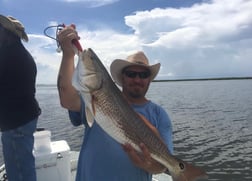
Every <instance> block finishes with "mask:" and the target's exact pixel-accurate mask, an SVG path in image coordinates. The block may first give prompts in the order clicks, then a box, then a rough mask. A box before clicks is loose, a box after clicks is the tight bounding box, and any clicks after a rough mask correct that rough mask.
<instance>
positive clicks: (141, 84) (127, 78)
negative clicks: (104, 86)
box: [122, 66, 150, 98]
mask: <svg viewBox="0 0 252 181" xmlns="http://www.w3.org/2000/svg"><path fill="white" fill-rule="evenodd" d="M149 84H150V72H149V70H148V69H146V68H144V67H141V66H130V67H128V68H126V69H125V70H124V72H123V75H122V88H123V93H124V94H126V95H127V96H130V97H131V98H142V97H144V96H145V94H146V92H147V91H148V88H149Z"/></svg>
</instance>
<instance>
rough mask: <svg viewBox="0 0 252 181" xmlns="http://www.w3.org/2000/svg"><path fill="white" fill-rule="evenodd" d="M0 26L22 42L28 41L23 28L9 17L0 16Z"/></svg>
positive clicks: (18, 22)
mask: <svg viewBox="0 0 252 181" xmlns="http://www.w3.org/2000/svg"><path fill="white" fill-rule="evenodd" d="M0 24H1V25H2V26H3V27H4V28H5V29H7V30H9V31H11V32H12V33H14V34H15V35H17V36H18V37H20V38H21V39H23V40H24V41H26V42H27V41H28V36H27V34H26V33H25V28H24V26H23V25H22V23H21V22H20V21H18V20H17V19H15V18H13V17H11V16H3V15H0Z"/></svg>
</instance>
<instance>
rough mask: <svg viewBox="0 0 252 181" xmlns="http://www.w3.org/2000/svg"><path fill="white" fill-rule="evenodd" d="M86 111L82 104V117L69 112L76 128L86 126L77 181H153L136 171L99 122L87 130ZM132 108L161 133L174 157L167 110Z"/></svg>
mask: <svg viewBox="0 0 252 181" xmlns="http://www.w3.org/2000/svg"><path fill="white" fill-rule="evenodd" d="M84 107H85V106H84V102H82V109H81V110H82V111H81V113H79V112H72V111H69V116H70V119H71V121H72V123H73V124H74V125H75V126H76V125H79V124H81V123H83V124H84V125H85V135H84V140H83V144H82V147H81V151H80V156H79V161H78V169H77V175H76V181H151V180H152V175H151V174H150V173H148V172H146V171H144V170H143V169H140V168H138V167H136V166H135V165H134V164H133V163H132V161H131V160H130V159H129V157H128V155H127V154H126V153H125V152H124V150H123V149H122V146H121V145H120V144H119V143H118V142H116V141H115V140H114V139H113V138H111V137H110V136H109V135H108V134H107V133H106V132H104V131H103V130H102V128H101V127H100V126H99V125H98V124H97V123H96V122H94V124H93V126H92V127H89V126H88V124H87V121H86V117H85V110H84ZM132 107H133V109H134V110H135V111H136V112H138V113H140V114H142V115H143V116H145V118H146V119H147V120H149V121H150V122H151V124H152V125H154V126H155V127H156V128H157V129H158V131H159V133H160V135H161V137H162V138H163V140H164V141H165V143H166V144H167V146H168V148H169V150H170V152H171V153H173V144H172V125H171V121H170V119H169V116H168V114H167V113H166V112H165V110H164V109H163V108H162V107H160V106H158V105H156V104H155V103H153V102H151V101H149V102H147V103H146V104H144V105H141V106H139V105H132Z"/></svg>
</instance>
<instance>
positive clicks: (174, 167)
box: [72, 49, 206, 181]
mask: <svg viewBox="0 0 252 181" xmlns="http://www.w3.org/2000/svg"><path fill="white" fill-rule="evenodd" d="M72 82H73V86H74V87H75V88H76V90H78V91H79V92H80V95H81V96H82V98H83V99H84V101H85V103H86V104H85V105H86V107H85V111H86V118H87V122H88V123H89V125H90V126H92V123H93V121H94V120H95V121H96V122H97V124H99V125H100V127H101V128H102V129H103V130H104V131H105V132H106V133H107V134H108V135H110V136H111V137H112V138H113V139H115V140H116V141H118V142H119V143H120V144H126V143H129V144H131V145H132V146H133V147H134V148H135V149H136V150H137V151H141V149H140V148H139V146H138V145H140V143H144V144H145V146H146V147H147V148H148V150H149V152H150V155H151V157H152V158H153V159H155V160H156V161H158V162H159V163H161V164H162V165H164V166H165V167H166V168H167V169H168V170H169V173H170V174H171V176H172V178H173V181H194V180H197V179H198V178H206V173H205V171H203V170H202V169H201V168H199V167H196V166H193V165H192V164H190V163H187V162H185V161H182V160H180V159H178V158H177V157H175V156H173V155H171V154H170V153H169V150H168V148H167V146H166V145H165V143H164V142H163V141H162V140H161V138H160V137H159V136H158V135H157V134H156V133H154V132H153V130H152V129H151V128H150V127H149V126H148V125H147V124H146V123H145V122H144V120H143V118H142V117H141V116H139V114H137V113H136V112H135V111H134V109H133V108H132V107H131V106H130V105H129V104H128V102H127V100H126V99H125V98H124V97H123V95H122V93H121V91H120V90H119V88H118V87H117V86H116V85H115V83H114V82H113V80H112V79H111V77H110V75H109V74H108V72H107V70H106V68H105V67H104V65H103V64H102V62H101V61H100V59H99V58H98V56H97V55H96V54H95V53H94V51H93V50H92V49H87V50H84V51H83V52H82V53H80V54H79V61H78V65H77V67H76V69H75V72H74V76H73V81H72Z"/></svg>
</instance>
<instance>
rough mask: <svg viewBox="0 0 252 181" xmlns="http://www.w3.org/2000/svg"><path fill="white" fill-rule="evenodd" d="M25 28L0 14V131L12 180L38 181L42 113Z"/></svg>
mask: <svg viewBox="0 0 252 181" xmlns="http://www.w3.org/2000/svg"><path fill="white" fill-rule="evenodd" d="M21 39H22V40H24V41H26V42H27V41H28V36H27V34H26V33H25V29H24V26H23V25H22V23H21V22H20V21H18V20H17V19H15V18H13V17H10V16H3V15H0V85H1V89H0V130H1V132H2V137H1V139H2V147H3V156H4V162H5V168H6V173H7V178H8V180H9V181H36V172H35V160H34V157H33V154H32V150H33V144H34V137H33V133H34V131H35V130H36V126H37V119H38V116H39V115H40V113H41V111H40V108H39V105H38V102H37V100H36V99H35V82H36V74H37V69H36V64H35V61H34V59H33V57H32V56H31V55H30V53H29V52H28V51H27V50H26V49H25V47H24V46H23V44H22V41H21Z"/></svg>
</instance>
